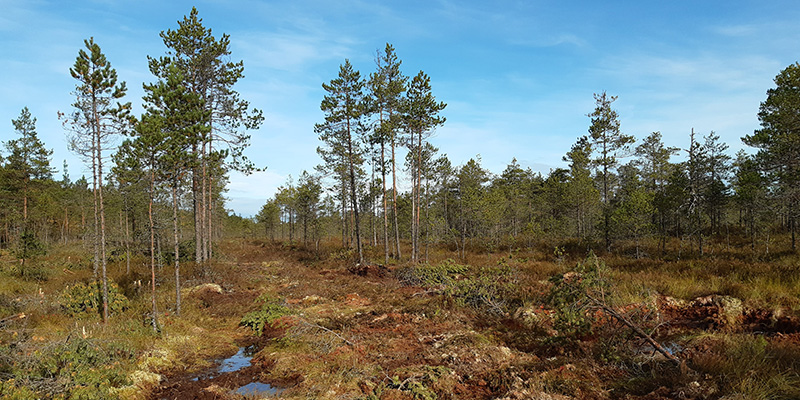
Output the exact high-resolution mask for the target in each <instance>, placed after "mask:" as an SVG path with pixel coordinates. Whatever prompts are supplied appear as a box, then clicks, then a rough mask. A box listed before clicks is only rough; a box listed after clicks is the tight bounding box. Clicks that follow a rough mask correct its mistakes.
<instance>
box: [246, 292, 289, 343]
mask: <svg viewBox="0 0 800 400" xmlns="http://www.w3.org/2000/svg"><path fill="white" fill-rule="evenodd" d="M255 302H256V303H257V304H258V303H260V304H261V308H260V309H258V310H256V311H251V312H249V313H247V314H245V315H244V317H242V321H241V322H240V323H239V325H242V326H246V327H249V328H251V329H252V330H253V332H254V333H255V334H256V335H258V336H261V334H262V333H264V327H266V326H270V327H277V326H276V325H277V324H276V322H277V321H278V320H279V319H280V318H281V317H285V316H287V315H291V314H292V311H291V310H290V309H289V308H287V307H286V306H284V305H283V304H282V303H281V302H279V301H278V300H277V299H275V298H273V297H270V296H269V295H266V294H263V295H261V296H259V297H258V298H257V299H256V301H255Z"/></svg>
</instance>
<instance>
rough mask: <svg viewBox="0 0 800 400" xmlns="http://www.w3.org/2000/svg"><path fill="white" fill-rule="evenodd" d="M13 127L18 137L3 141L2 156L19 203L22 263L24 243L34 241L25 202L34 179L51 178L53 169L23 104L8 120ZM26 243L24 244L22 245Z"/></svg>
mask: <svg viewBox="0 0 800 400" xmlns="http://www.w3.org/2000/svg"><path fill="white" fill-rule="evenodd" d="M11 123H12V124H13V125H14V129H15V130H16V131H17V133H18V134H19V136H20V137H19V138H18V139H13V140H9V141H7V142H5V143H4V147H5V148H6V151H7V152H8V156H7V157H6V160H5V161H6V164H5V172H6V174H7V176H8V177H9V178H10V181H11V182H8V183H10V184H11V185H12V190H14V189H16V190H14V191H16V192H18V193H19V194H20V195H21V196H22V199H21V201H20V202H21V203H22V207H21V208H22V224H21V226H20V229H19V231H20V234H21V236H20V238H21V240H20V245H21V247H20V253H21V257H20V258H22V261H23V264H24V262H25V259H26V258H28V257H29V255H30V253H31V251H32V250H33V249H32V248H29V246H28V245H33V244H35V242H36V240H35V235H34V233H33V232H32V231H31V230H30V226H29V224H28V205H29V198H30V191H31V186H32V185H33V184H35V183H37V182H42V181H44V180H49V179H52V173H53V170H52V168H50V156H52V154H53V151H52V150H48V149H46V148H45V147H44V143H42V141H41V140H39V137H38V134H37V133H36V118H34V117H32V116H31V113H30V111H29V110H28V108H27V107H25V108H23V109H22V111H21V112H20V115H19V118H17V119H14V120H11ZM26 244H27V245H26Z"/></svg>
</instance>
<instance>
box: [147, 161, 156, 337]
mask: <svg viewBox="0 0 800 400" xmlns="http://www.w3.org/2000/svg"><path fill="white" fill-rule="evenodd" d="M154 180H155V171H153V170H152V169H151V170H150V202H149V203H148V208H147V216H148V218H150V288H151V291H150V295H151V296H150V298H151V300H152V302H153V320H152V322H153V332H158V322H157V321H158V320H157V318H158V310H157V309H156V230H155V226H154V224H153V190H154V187H153V186H154Z"/></svg>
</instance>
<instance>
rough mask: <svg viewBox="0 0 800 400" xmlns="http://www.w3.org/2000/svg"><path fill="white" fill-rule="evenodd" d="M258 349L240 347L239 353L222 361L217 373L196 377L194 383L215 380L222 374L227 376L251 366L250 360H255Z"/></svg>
mask: <svg viewBox="0 0 800 400" xmlns="http://www.w3.org/2000/svg"><path fill="white" fill-rule="evenodd" d="M256 351H257V349H256V348H255V347H252V346H249V347H239V351H237V352H236V354H234V355H232V356H230V357H228V358H226V359H224V360H222V361H220V364H219V367H217V370H216V371H213V372H209V373H206V374H203V375H200V376H196V377H194V378H192V380H193V381H199V380H206V379H214V378H216V377H218V376H220V375H221V374H225V373H228V372H236V371H238V370H240V369H243V368H247V367H249V366H250V365H252V364H251V363H250V360H252V359H253V355H255V353H256Z"/></svg>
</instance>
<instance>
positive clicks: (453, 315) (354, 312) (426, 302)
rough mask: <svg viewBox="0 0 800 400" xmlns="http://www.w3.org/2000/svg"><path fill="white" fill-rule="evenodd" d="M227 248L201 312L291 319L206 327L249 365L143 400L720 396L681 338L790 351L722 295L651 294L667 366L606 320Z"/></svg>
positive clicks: (331, 263) (780, 337)
mask: <svg viewBox="0 0 800 400" xmlns="http://www.w3.org/2000/svg"><path fill="white" fill-rule="evenodd" d="M239 251H240V252H239V254H240V256H239V257H237V258H236V260H235V261H233V262H234V263H235V264H236V271H237V272H236V274H230V273H228V274H226V273H222V274H220V275H219V278H218V279H217V281H218V282H217V283H219V284H221V286H222V287H224V288H225V290H224V292H223V293H206V294H201V295H198V296H197V298H198V299H199V300H198V301H200V303H201V304H204V305H205V306H206V307H207V308H208V310H209V311H208V312H209V315H215V313H220V314H225V313H226V312H230V310H231V309H232V307H231V306H230V304H231V303H232V302H237V303H240V302H242V301H244V300H242V299H246V300H248V301H249V300H253V299H255V298H256V297H257V296H258V295H260V294H262V293H269V294H270V295H272V296H277V297H278V298H280V299H281V301H282V302H283V303H282V304H284V305H285V306H286V307H288V308H290V309H291V310H292V311H293V312H294V316H293V317H292V318H290V319H288V320H287V321H286V323H284V324H283V325H282V326H279V327H270V326H268V327H267V328H266V329H265V332H264V333H263V335H262V336H260V337H259V336H255V335H253V334H252V333H251V332H250V331H249V330H246V329H245V328H242V327H237V326H231V324H230V323H228V325H224V324H223V325H218V326H204V327H203V328H204V329H218V330H225V331H229V332H231V334H232V335H237V337H238V339H237V340H236V342H237V344H238V345H239V346H240V347H248V348H249V349H251V351H252V352H253V353H254V356H253V358H252V360H251V362H250V365H249V366H247V367H244V368H242V369H239V370H237V371H232V372H227V373H216V371H217V368H218V364H217V365H215V366H214V367H213V368H211V369H210V370H208V371H205V372H203V373H200V374H182V373H180V372H176V373H173V374H167V375H166V376H165V378H164V379H163V380H162V383H161V385H160V386H159V387H158V388H157V390H156V391H154V392H153V393H152V394H151V396H150V398H151V399H239V398H254V397H253V396H249V397H244V396H241V395H237V394H236V393H234V392H233V391H234V390H235V389H236V388H239V387H241V386H243V385H246V384H248V383H251V382H262V383H266V384H270V385H272V386H273V387H275V388H279V389H281V391H280V392H279V394H278V396H279V397H282V398H284V397H285V398H364V399H366V398H369V399H436V398H438V399H495V398H498V399H524V398H534V399H545V400H546V399H571V398H587V399H612V398H619V399H671V398H685V399H718V398H722V397H724V395H725V394H726V393H725V391H724V390H723V389H721V388H720V386H719V385H718V384H716V383H715V382H718V379H717V378H716V377H714V376H711V375H709V374H707V373H698V372H695V371H693V370H692V367H693V358H694V357H697V356H698V355H701V354H702V355H703V356H705V357H707V356H708V353H709V352H713V351H717V350H715V349H716V348H714V347H713V346H709V345H708V344H706V343H704V342H703V341H696V340H695V341H686V340H685V339H681V338H686V337H687V336H691V335H695V336H696V335H697V333H698V332H734V333H737V334H743V335H758V336H762V337H764V338H766V339H767V340H768V341H770V342H780V343H783V344H785V345H788V346H795V348H800V318H798V317H796V316H793V315H784V314H782V313H781V312H780V311H776V310H761V309H759V310H751V309H747V308H744V307H740V306H738V305H736V304H735V302H732V301H731V300H730V299H726V298H724V297H723V296H717V297H713V296H711V297H708V298H701V299H694V300H690V301H680V300H676V299H671V298H666V297H663V296H661V297H660V298H659V299H658V300H657V301H656V308H657V309H656V310H650V312H651V313H654V314H657V317H658V325H657V326H656V327H655V328H654V329H653V330H652V332H653V333H652V335H653V336H654V337H655V338H656V339H657V340H659V341H662V343H664V344H665V345H666V347H667V348H669V349H670V350H671V351H674V353H675V355H677V356H678V357H679V358H681V359H682V360H683V363H682V365H681V366H680V367H676V366H674V365H671V364H670V363H668V362H667V361H668V360H666V359H664V358H663V357H660V356H659V355H658V354H657V353H656V352H654V351H651V350H652V349H649V348H648V347H647V346H646V345H644V344H642V341H641V340H640V338H637V337H635V335H632V334H629V333H628V332H627V330H626V329H625V328H624V327H623V326H621V325H620V324H617V323H616V321H613V320H612V319H608V318H607V319H605V320H602V319H601V320H598V321H599V322H596V323H597V324H606V325H607V326H606V327H605V328H603V327H599V329H596V330H595V331H596V332H599V333H596V334H595V335H594V336H587V337H583V338H581V339H580V340H570V341H561V340H559V339H558V335H557V332H555V331H554V330H553V328H552V320H549V319H548V310H547V308H546V306H545V305H543V304H536V303H535V302H534V303H532V304H526V305H524V306H523V305H520V307H518V309H517V310H511V311H510V312H508V313H506V314H504V315H503V314H498V315H494V314H487V313H482V312H481V311H480V310H473V309H469V308H465V307H459V306H456V305H454V304H452V300H451V299H449V298H448V296H447V295H446V294H445V293H443V290H441V288H430V287H416V286H406V285H403V284H402V283H401V282H400V281H399V280H398V279H397V278H396V277H395V274H394V270H393V268H386V267H384V266H378V265H359V266H356V267H352V266H350V265H348V263H347V262H345V261H341V260H339V261H337V260H336V259H335V258H334V257H318V256H317V255H315V254H314V253H313V252H309V251H305V250H300V249H296V248H291V247H288V248H287V247H285V246H279V245H273V244H268V243H267V244H265V243H261V242H252V243H243V244H241V249H240V250H239ZM521 284H528V283H527V282H522V283H521ZM529 284H530V285H532V286H535V285H537V284H538V285H540V286H541V285H545V284H543V283H541V281H538V283H536V282H531V283H529ZM732 304H733V305H732ZM254 308H255V306H254V307H253V309H254ZM603 321H605V322H603ZM623 331H625V333H624V334H623V333H622V332H623ZM603 335H607V336H608V337H604V336H603ZM614 335H619V336H620V337H622V336H624V338H623V339H621V340H611V339H609V337H611V336H614ZM681 340H683V342H680V341H681ZM286 343H291V344H286ZM608 346H612V347H613V349H611V350H609V349H608V348H607V347H608Z"/></svg>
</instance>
